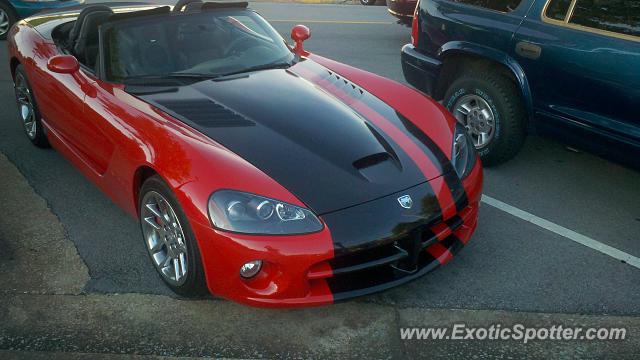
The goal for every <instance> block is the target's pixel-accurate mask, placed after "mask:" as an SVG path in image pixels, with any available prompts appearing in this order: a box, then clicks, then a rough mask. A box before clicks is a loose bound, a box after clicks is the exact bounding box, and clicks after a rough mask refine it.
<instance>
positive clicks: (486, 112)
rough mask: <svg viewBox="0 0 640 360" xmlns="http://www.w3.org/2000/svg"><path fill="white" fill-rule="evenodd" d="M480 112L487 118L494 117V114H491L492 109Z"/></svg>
mask: <svg viewBox="0 0 640 360" xmlns="http://www.w3.org/2000/svg"><path fill="white" fill-rule="evenodd" d="M480 113H481V114H482V116H484V119H485V120H489V119H493V116H492V115H491V111H489V110H488V109H482V111H481V112H480Z"/></svg>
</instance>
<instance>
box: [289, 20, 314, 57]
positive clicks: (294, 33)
mask: <svg viewBox="0 0 640 360" xmlns="http://www.w3.org/2000/svg"><path fill="white" fill-rule="evenodd" d="M310 37H311V30H309V28H308V27H306V26H304V25H296V26H294V27H293V29H291V39H293V41H295V42H296V46H295V47H294V48H293V52H295V53H296V54H297V55H298V56H303V55H308V54H309V53H308V52H306V51H304V49H303V47H302V43H303V42H304V41H305V40H307V39H308V38H310Z"/></svg>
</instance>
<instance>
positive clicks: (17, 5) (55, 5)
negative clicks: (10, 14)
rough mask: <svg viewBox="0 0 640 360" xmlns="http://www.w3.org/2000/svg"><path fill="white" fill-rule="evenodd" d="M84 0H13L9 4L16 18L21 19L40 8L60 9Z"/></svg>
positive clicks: (40, 9)
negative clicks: (40, 0)
mask: <svg viewBox="0 0 640 360" xmlns="http://www.w3.org/2000/svg"><path fill="white" fill-rule="evenodd" d="M84 2H85V0H64V1H44V2H27V1H13V2H12V3H11V4H12V5H13V8H14V9H15V11H16V14H17V15H18V18H20V19H23V18H26V17H29V16H31V15H35V14H36V13H38V12H40V11H42V10H49V9H62V8H67V7H70V6H76V5H81V4H84Z"/></svg>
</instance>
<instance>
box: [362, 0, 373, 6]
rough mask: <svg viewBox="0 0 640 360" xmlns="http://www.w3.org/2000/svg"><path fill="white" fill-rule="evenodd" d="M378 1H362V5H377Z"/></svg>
mask: <svg viewBox="0 0 640 360" xmlns="http://www.w3.org/2000/svg"><path fill="white" fill-rule="evenodd" d="M376 2H377V0H360V4H362V5H365V6H371V5H375V4H376Z"/></svg>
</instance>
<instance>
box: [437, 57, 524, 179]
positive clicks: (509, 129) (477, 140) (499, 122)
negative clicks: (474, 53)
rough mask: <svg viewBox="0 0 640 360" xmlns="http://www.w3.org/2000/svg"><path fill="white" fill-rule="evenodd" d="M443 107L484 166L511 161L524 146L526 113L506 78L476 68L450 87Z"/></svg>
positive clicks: (514, 89) (518, 96)
mask: <svg viewBox="0 0 640 360" xmlns="http://www.w3.org/2000/svg"><path fill="white" fill-rule="evenodd" d="M444 104H445V106H446V107H447V109H449V111H451V113H452V114H453V116H454V117H455V118H456V119H457V120H458V122H459V123H461V124H462V125H463V126H464V127H465V128H466V129H467V132H468V133H469V135H470V136H471V138H472V140H473V143H474V145H475V147H476V150H477V151H478V153H479V154H480V157H481V158H482V163H483V165H486V166H491V165H497V164H500V163H503V162H505V161H507V160H509V159H511V158H513V157H514V156H515V155H516V154H517V153H518V151H519V150H520V148H521V147H522V144H523V143H524V138H525V111H524V108H523V106H522V100H521V98H520V95H519V91H518V88H517V87H516V85H515V84H514V83H513V82H512V81H511V80H510V79H508V78H506V77H504V76H502V75H500V74H498V73H495V72H491V71H483V70H479V69H476V70H475V71H473V70H472V71H469V72H467V73H465V74H463V75H461V76H460V77H459V78H458V79H456V80H454V81H453V83H452V84H451V85H450V86H449V88H448V90H447V91H446V94H445V97H444Z"/></svg>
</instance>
